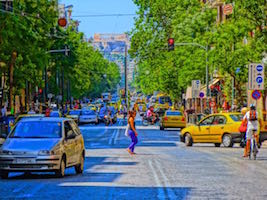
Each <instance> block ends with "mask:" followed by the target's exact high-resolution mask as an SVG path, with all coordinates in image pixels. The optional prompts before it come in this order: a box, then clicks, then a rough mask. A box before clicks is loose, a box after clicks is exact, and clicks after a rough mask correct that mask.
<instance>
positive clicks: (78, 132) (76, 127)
mask: <svg viewBox="0 0 267 200" xmlns="http://www.w3.org/2000/svg"><path fill="white" fill-rule="evenodd" d="M70 125H71V127H72V129H73V130H74V133H75V135H80V134H81V133H80V130H79V128H78V126H77V125H76V124H75V122H73V121H70Z"/></svg>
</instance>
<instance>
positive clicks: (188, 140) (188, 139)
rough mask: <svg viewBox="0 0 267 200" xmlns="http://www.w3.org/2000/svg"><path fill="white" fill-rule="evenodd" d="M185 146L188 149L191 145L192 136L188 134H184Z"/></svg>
mask: <svg viewBox="0 0 267 200" xmlns="http://www.w3.org/2000/svg"><path fill="white" fill-rule="evenodd" d="M184 141H185V145H186V146H188V147H190V146H192V145H193V139H192V136H191V135H190V134H189V133H186V134H185V140H184Z"/></svg>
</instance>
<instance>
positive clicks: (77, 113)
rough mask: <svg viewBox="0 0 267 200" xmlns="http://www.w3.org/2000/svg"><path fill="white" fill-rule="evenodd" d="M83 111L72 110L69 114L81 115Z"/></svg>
mask: <svg viewBox="0 0 267 200" xmlns="http://www.w3.org/2000/svg"><path fill="white" fill-rule="evenodd" d="M80 113H81V111H79V110H72V111H70V113H69V115H80Z"/></svg>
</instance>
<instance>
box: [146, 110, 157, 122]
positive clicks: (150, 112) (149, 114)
mask: <svg viewBox="0 0 267 200" xmlns="http://www.w3.org/2000/svg"><path fill="white" fill-rule="evenodd" d="M153 111H154V110H153V107H152V106H150V107H149V109H148V110H147V113H146V117H147V120H148V121H152V124H154V123H155V120H156V114H155V113H154V112H153Z"/></svg>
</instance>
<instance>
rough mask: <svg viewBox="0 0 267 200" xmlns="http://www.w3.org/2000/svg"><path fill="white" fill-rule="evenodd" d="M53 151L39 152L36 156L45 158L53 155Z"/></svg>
mask: <svg viewBox="0 0 267 200" xmlns="http://www.w3.org/2000/svg"><path fill="white" fill-rule="evenodd" d="M54 154H55V152H54V151H48V150H41V151H39V152H38V155H40V156H47V155H54Z"/></svg>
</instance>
